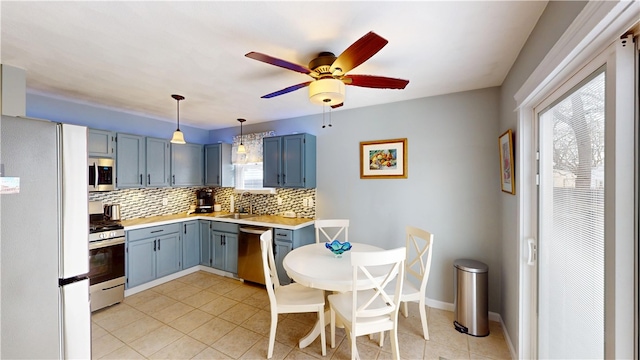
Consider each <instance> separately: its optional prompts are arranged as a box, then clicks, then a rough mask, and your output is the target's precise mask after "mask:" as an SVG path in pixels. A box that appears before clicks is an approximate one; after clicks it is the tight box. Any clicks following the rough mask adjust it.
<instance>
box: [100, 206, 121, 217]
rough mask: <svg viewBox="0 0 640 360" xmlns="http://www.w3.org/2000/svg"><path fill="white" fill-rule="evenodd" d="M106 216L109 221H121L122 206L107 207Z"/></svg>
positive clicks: (105, 208)
mask: <svg viewBox="0 0 640 360" xmlns="http://www.w3.org/2000/svg"><path fill="white" fill-rule="evenodd" d="M104 216H106V217H107V218H108V219H109V220H120V204H107V205H105V206H104Z"/></svg>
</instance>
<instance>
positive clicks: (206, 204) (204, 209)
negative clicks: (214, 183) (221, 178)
mask: <svg viewBox="0 0 640 360" xmlns="http://www.w3.org/2000/svg"><path fill="white" fill-rule="evenodd" d="M213 194H214V192H213V189H200V190H197V191H196V212H197V213H210V212H213V204H214V202H215V201H214V200H215V199H214V196H213Z"/></svg>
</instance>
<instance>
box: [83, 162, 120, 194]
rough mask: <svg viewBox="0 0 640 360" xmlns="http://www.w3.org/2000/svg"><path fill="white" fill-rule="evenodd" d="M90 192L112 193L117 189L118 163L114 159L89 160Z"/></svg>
mask: <svg viewBox="0 0 640 360" xmlns="http://www.w3.org/2000/svg"><path fill="white" fill-rule="evenodd" d="M88 165H89V191H110V190H115V188H116V183H115V182H116V163H115V160H113V159H107V158H89V161H88Z"/></svg>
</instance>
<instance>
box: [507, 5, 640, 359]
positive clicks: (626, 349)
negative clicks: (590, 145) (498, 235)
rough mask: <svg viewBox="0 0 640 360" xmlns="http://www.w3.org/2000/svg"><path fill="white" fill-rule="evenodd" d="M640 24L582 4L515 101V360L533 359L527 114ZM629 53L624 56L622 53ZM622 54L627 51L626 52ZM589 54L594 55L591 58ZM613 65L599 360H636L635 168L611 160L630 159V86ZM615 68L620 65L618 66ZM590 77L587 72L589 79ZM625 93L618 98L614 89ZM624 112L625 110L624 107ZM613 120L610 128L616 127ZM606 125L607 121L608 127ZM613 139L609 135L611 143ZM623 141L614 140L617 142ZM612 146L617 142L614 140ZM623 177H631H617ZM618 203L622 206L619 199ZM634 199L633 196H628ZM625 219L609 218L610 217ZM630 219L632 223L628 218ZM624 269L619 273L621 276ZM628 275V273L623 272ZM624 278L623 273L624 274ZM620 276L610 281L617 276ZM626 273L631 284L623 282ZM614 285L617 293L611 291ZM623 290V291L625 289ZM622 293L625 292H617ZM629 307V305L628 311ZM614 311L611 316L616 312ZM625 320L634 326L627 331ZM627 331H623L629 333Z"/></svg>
mask: <svg viewBox="0 0 640 360" xmlns="http://www.w3.org/2000/svg"><path fill="white" fill-rule="evenodd" d="M638 18H640V3H638V2H630V1H623V2H589V3H587V4H586V5H585V7H584V9H583V11H582V12H581V13H580V14H579V15H578V17H576V19H575V21H574V22H573V23H572V24H571V25H570V27H569V28H568V29H567V31H566V32H565V34H563V36H562V37H561V38H560V39H559V40H558V42H557V43H556V45H555V46H554V47H553V48H552V49H551V51H550V52H549V53H548V54H547V56H546V57H545V58H544V59H543V61H542V62H541V63H540V65H539V66H538V67H537V68H536V69H535V70H534V72H533V73H532V74H531V76H530V77H529V78H528V79H527V80H526V81H525V83H524V84H523V86H522V87H521V88H520V90H518V92H517V93H516V94H515V96H514V98H515V100H516V103H517V107H516V110H517V112H518V121H517V131H516V137H517V140H516V143H517V144H518V147H519V151H518V152H517V156H516V163H518V164H522V166H519V167H517V172H516V176H517V183H519V184H521V185H520V188H521V190H520V191H519V195H517V203H518V205H517V207H518V218H517V221H518V254H519V299H518V306H519V309H518V310H519V311H518V316H519V321H518V345H519V346H518V350H517V351H518V354H517V355H518V358H537V353H536V344H537V338H536V334H535V333H536V331H535V329H537V324H536V323H535V321H534V320H532V319H535V314H536V303H535V302H536V296H537V293H536V292H534V290H535V291H537V290H536V289H535V286H537V268H536V267H535V266H529V265H527V260H528V240H529V239H531V238H532V239H534V240H535V239H537V225H538V219H537V201H538V200H537V196H538V191H537V185H536V174H537V159H536V146H537V139H536V130H535V127H534V126H535V122H534V120H535V116H536V114H535V112H534V109H535V107H537V106H538V105H539V104H540V103H541V102H543V101H544V100H545V99H546V98H547V97H548V96H549V94H551V93H553V92H555V91H557V90H558V89H559V88H561V87H562V86H563V85H565V83H566V81H567V79H570V78H571V77H572V76H574V75H575V74H577V73H578V72H579V71H580V70H581V69H582V68H583V67H584V66H585V64H589V63H591V61H593V60H595V59H596V58H597V57H598V56H604V55H603V54H606V50H607V48H609V46H610V45H611V43H612V42H614V45H613V49H615V51H614V53H616V52H620V51H624V50H622V49H620V47H621V45H620V43H621V41H619V39H620V35H621V34H624V33H625V32H626V31H627V29H630V28H632V26H633V25H634V24H635V23H636V22H637V19H638ZM629 48H632V46H630V47H629ZM627 50H628V48H627ZM596 54H597V55H596ZM620 58H621V57H619V56H618V57H615V58H614V63H613V65H614V69H613V71H612V72H608V73H609V76H615V77H616V84H618V85H616V88H614V89H609V88H607V93H609V94H611V95H608V96H614V97H615V96H616V94H617V98H616V104H615V106H614V107H613V108H612V107H609V108H608V109H607V117H608V121H612V122H614V123H615V131H614V132H613V133H612V134H609V135H607V143H608V144H610V146H612V148H608V149H607V150H606V151H607V153H608V154H609V153H611V154H613V157H614V159H612V160H613V161H610V163H609V166H608V168H607V169H606V170H605V172H606V176H608V178H610V179H612V181H613V184H611V185H613V186H610V190H609V191H608V192H607V193H606V195H605V196H607V197H609V198H611V199H615V201H613V203H614V206H613V207H612V208H607V211H608V212H609V213H610V215H606V222H607V223H606V224H607V225H605V239H607V238H609V239H620V241H609V242H610V243H611V244H610V245H607V247H606V248H605V252H606V253H605V266H609V264H614V265H613V266H614V267H615V271H613V272H611V271H609V274H605V292H606V293H607V295H606V298H605V318H606V320H605V333H606V337H605V357H606V358H634V357H635V358H637V357H638V349H637V344H636V341H635V339H638V323H637V318H638V314H637V312H636V310H634V309H635V306H634V301H635V300H634V299H635V297H637V292H638V288H637V287H638V286H637V283H634V280H633V269H637V268H638V267H637V266H638V265H637V262H638V259H637V254H635V253H636V252H637V250H638V249H637V248H636V249H635V251H629V246H631V248H632V249H633V247H634V244H633V240H634V239H635V238H637V233H636V229H635V227H636V225H637V224H636V223H637V218H638V216H637V212H636V203H635V196H634V197H632V196H629V194H636V192H635V186H636V179H635V170H637V169H636V167H635V165H636V164H635V163H634V162H633V156H626V157H624V156H617V157H616V156H615V154H624V151H628V152H627V154H634V153H635V152H636V144H635V141H636V139H635V137H634V136H632V135H633V134H635V129H634V121H635V120H634V117H635V116H636V115H635V114H634V111H636V110H634V104H633V102H634V100H633V96H634V90H633V89H634V88H633V82H634V80H633V78H632V77H630V76H627V79H625V78H624V77H623V76H621V74H620V73H619V72H616V71H615V68H616V67H620V66H628V65H629V64H624V63H622V64H619V63H618V62H619V61H621V60H620ZM622 61H623V62H624V61H626V60H622ZM595 69H597V66H594V68H593V71H595ZM622 88H624V89H627V90H628V91H626V92H624V91H620V89H622ZM629 104H631V106H629ZM616 116H617V120H618V121H616ZM609 119H612V120H609ZM616 131H617V134H618V135H616ZM625 131H627V132H626V134H631V136H627V137H624V138H625V139H624V140H623V139H622V136H621V134H623V135H624V134H625ZM619 138H620V139H619ZM625 167H626V169H631V170H625ZM625 196H626V198H625ZM636 196H637V194H636ZM616 213H618V214H627V216H618V218H616V217H615V214H616ZM634 214H635V215H634ZM625 267H626V269H625ZM630 269H631V270H630ZM625 270H626V271H625ZM619 271H620V272H621V273H623V274H627V275H625V276H624V277H623V278H616V275H619V274H618V272H619ZM628 273H631V280H629V279H628ZM616 285H617V286H616ZM629 285H631V286H630V287H629ZM625 287H626V289H625ZM629 301H631V303H629ZM616 310H617V311H616ZM629 319H635V320H634V322H633V323H632V324H631V325H630V324H629ZM630 330H631V331H630Z"/></svg>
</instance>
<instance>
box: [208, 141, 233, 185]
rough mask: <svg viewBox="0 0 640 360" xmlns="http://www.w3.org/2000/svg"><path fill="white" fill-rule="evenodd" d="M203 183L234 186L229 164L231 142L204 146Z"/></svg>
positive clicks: (231, 169) (231, 166)
mask: <svg viewBox="0 0 640 360" xmlns="http://www.w3.org/2000/svg"><path fill="white" fill-rule="evenodd" d="M204 164H205V173H204V184H205V185H206V186H223V187H233V186H234V171H233V165H232V164H231V144H222V143H220V144H211V145H206V146H205V147H204Z"/></svg>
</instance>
